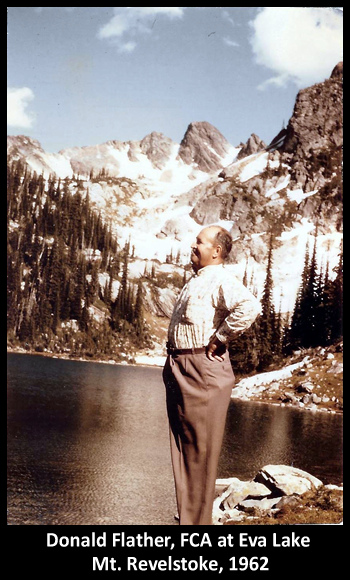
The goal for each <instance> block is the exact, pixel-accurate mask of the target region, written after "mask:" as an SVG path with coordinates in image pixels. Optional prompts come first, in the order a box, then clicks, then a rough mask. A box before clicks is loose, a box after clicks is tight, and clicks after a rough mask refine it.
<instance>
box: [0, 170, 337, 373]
mask: <svg viewBox="0 0 350 580" xmlns="http://www.w3.org/2000/svg"><path fill="white" fill-rule="evenodd" d="M273 249H274V238H273V236H272V235H271V236H270V243H269V249H268V256H267V267H266V277H265V283H264V289H263V294H262V298H261V306H262V308H261V315H260V316H259V318H258V319H257V321H256V322H255V323H254V325H253V326H252V327H251V328H250V329H249V330H248V331H247V332H246V333H244V334H243V335H242V336H241V337H240V338H239V339H238V340H236V341H235V342H234V343H232V344H231V345H230V356H231V360H232V363H233V365H234V368H235V370H236V371H237V372H238V373H241V374H246V373H250V372H253V371H259V372H260V371H263V370H266V369H268V368H269V366H270V365H271V364H272V363H276V362H278V361H280V360H281V359H282V358H283V357H285V356H287V355H289V354H291V353H292V352H293V351H295V350H297V349H300V348H309V347H316V346H327V345H330V344H334V343H336V342H337V341H338V340H340V339H341V337H342V292H343V262H342V261H343V254H342V251H341V250H340V253H339V263H338V265H337V268H336V271H335V272H334V273H333V276H331V272H330V271H329V265H326V267H325V269H324V271H322V269H321V271H320V269H319V267H318V264H317V232H316V235H315V240H314V247H313V249H312V252H310V250H309V248H308V247H307V248H306V250H305V260H304V269H303V273H302V277H301V283H300V288H299V292H298V295H297V298H296V303H295V307H294V311H293V313H292V315H291V316H290V318H289V319H288V320H285V318H284V317H283V315H282V313H281V312H280V311H277V312H276V309H275V306H274V300H273V278H272V267H273ZM133 252H134V249H133V248H131V247H130V241H129V242H127V243H125V244H124V245H123V247H121V246H120V245H119V243H118V239H117V238H116V236H115V235H113V233H112V231H111V228H110V227H109V226H108V225H107V224H106V223H104V221H103V219H102V218H101V216H100V215H99V214H98V213H96V211H95V210H94V209H93V208H92V207H91V203H90V199H89V191H88V190H86V189H85V188H84V186H83V184H82V182H81V181H80V180H79V178H78V177H73V178H72V179H68V178H66V179H64V180H60V179H58V178H57V177H56V176H52V177H50V178H49V179H47V180H46V179H44V177H43V175H38V174H36V173H35V172H31V171H29V170H28V168H27V167H26V166H25V165H24V164H23V163H22V162H21V161H13V162H9V164H8V168H7V333H8V342H9V344H10V346H11V345H12V346H18V345H21V346H24V347H25V348H28V350H37V351H39V352H42V351H45V350H48V351H50V352H67V353H69V354H70V355H73V356H74V355H77V356H78V355H80V356H91V357H110V358H115V359H116V358H117V359H118V353H119V356H120V357H121V356H123V353H124V355H125V350H127V349H128V346H130V347H131V348H135V347H136V348H142V347H144V346H148V347H149V346H151V339H150V335H149V327H148V325H147V323H146V322H145V308H144V297H143V280H144V279H145V278H147V280H148V282H149V281H150V280H151V282H152V281H153V282H155V281H156V274H155V272H154V270H153V271H152V273H151V275H147V276H143V277H141V278H139V280H138V281H137V282H133V281H131V280H130V279H129V275H128V268H129V261H130V259H131V257H132V256H133ZM167 261H168V262H169V261H172V262H174V263H178V256H175V257H174V256H168V257H167ZM185 274H186V270H185V272H184V278H183V280H182V283H184V282H185V280H186V278H185ZM334 274H335V275H334ZM159 275H160V277H161V274H159ZM158 282H159V284H164V283H168V282H167V281H165V280H162V279H161V278H160V279H159V280H158ZM243 282H244V283H245V284H246V285H248V282H247V279H246V276H245V277H244V279H243ZM177 285H181V281H179V284H177ZM116 288H117V291H116ZM94 308H95V309H96V312H95V315H94ZM99 315H101V319H100V320H98V316H99Z"/></svg>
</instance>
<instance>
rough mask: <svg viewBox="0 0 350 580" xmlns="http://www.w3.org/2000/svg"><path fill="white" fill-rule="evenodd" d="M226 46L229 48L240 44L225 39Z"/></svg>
mask: <svg viewBox="0 0 350 580" xmlns="http://www.w3.org/2000/svg"><path fill="white" fill-rule="evenodd" d="M223 41H224V44H226V45H227V46H234V47H236V46H239V44H238V42H236V41H235V40H231V39H230V38H227V37H225V38H223Z"/></svg>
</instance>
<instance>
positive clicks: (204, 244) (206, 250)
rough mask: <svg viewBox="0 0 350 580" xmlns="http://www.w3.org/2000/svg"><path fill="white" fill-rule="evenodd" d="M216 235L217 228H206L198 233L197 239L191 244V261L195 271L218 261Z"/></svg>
mask: <svg viewBox="0 0 350 580" xmlns="http://www.w3.org/2000/svg"><path fill="white" fill-rule="evenodd" d="M215 236H216V230H215V229H213V228H204V230H202V231H201V232H200V233H199V234H198V236H197V238H196V241H195V242H193V244H191V248H192V251H191V262H192V268H193V269H194V271H195V272H198V270H200V269H201V268H204V267H205V266H209V265H211V264H216V263H218V260H217V246H216V245H215Z"/></svg>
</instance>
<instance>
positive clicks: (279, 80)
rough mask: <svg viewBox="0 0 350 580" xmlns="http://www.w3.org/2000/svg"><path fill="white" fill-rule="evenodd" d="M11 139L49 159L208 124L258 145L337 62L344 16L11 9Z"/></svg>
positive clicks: (230, 10)
mask: <svg viewBox="0 0 350 580" xmlns="http://www.w3.org/2000/svg"><path fill="white" fill-rule="evenodd" d="M7 11H8V15H7V65H8V66H7V69H8V77H7V83H8V91H7V94H8V100H7V102H8V106H7V109H8V128H7V130H8V134H9V135H27V136H29V137H32V138H34V139H37V140H38V141H39V142H40V144H41V145H42V147H43V148H44V149H45V150H46V151H47V152H51V153H55V152H58V151H59V150H61V149H65V148H68V147H75V146H85V145H96V144H100V143H104V142H106V141H109V140H112V139H115V140H117V141H130V140H140V139H142V138H143V137H145V136H146V135H147V134H149V133H151V132H152V131H157V132H160V133H163V134H164V135H166V136H167V137H170V138H171V139H172V140H173V141H175V142H177V143H179V142H180V141H181V139H182V138H183V136H184V134H185V131H186V129H187V127H188V125H189V123H191V122H194V121H208V122H209V123H211V124H212V125H214V126H215V127H216V128H217V129H218V130H219V131H221V133H222V134H223V135H224V136H225V137H226V139H228V141H229V142H230V143H231V144H232V145H234V146H236V145H239V143H240V142H246V141H247V139H248V138H249V136H250V135H251V133H256V134H257V135H258V136H259V137H260V138H261V139H263V140H264V141H265V142H266V143H269V142H270V141H271V140H272V139H273V137H275V135H276V134H277V133H278V132H279V131H280V129H281V128H282V125H283V124H287V122H288V120H289V118H290V117H291V115H292V113H293V107H294V103H295V98H296V95H297V93H298V91H299V90H300V89H302V88H305V87H307V86H310V85H312V84H314V83H317V82H322V81H324V80H325V79H326V78H328V77H329V76H330V74H331V72H332V70H333V67H334V66H335V65H336V64H337V63H338V62H339V61H340V60H342V58H343V10H342V8H335V7H330V8H325V7H322V8H307V7H306V8H298V7H296V8H285V7H282V8H278V7H277V8H273V7H272V8H271V7H243V8H238V7H192V8H191V7H172V8H171V7H165V8H160V7H153V8H152V7H143V8H137V7H129V8H128V7H115V8H113V7H107V8H104V7H95V8H83V7H57V8H55V7H37V8H35V7H22V8H11V7H8V9H7Z"/></svg>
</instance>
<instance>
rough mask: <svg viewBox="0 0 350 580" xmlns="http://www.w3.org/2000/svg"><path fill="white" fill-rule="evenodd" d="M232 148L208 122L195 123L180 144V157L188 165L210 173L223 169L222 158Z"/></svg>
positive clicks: (190, 125) (188, 129) (190, 126)
mask: <svg viewBox="0 0 350 580" xmlns="http://www.w3.org/2000/svg"><path fill="white" fill-rule="evenodd" d="M231 148H232V146H231V145H230V143H229V142H228V141H227V139H226V138H225V137H224V136H223V135H222V133H220V131H219V130H218V129H216V127H214V126H213V125H211V124H210V123H208V122H207V121H195V122H193V123H190V124H189V126H188V127H187V130H186V133H185V135H184V138H183V139H182V141H181V143H180V149H179V157H180V158H181V159H182V160H183V161H184V162H185V163H187V164H190V163H196V164H197V166H198V169H200V170H201V171H205V172H207V173H210V172H212V171H217V170H218V169H221V168H222V158H224V157H226V156H227V154H228V153H229V151H230V149H231Z"/></svg>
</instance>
